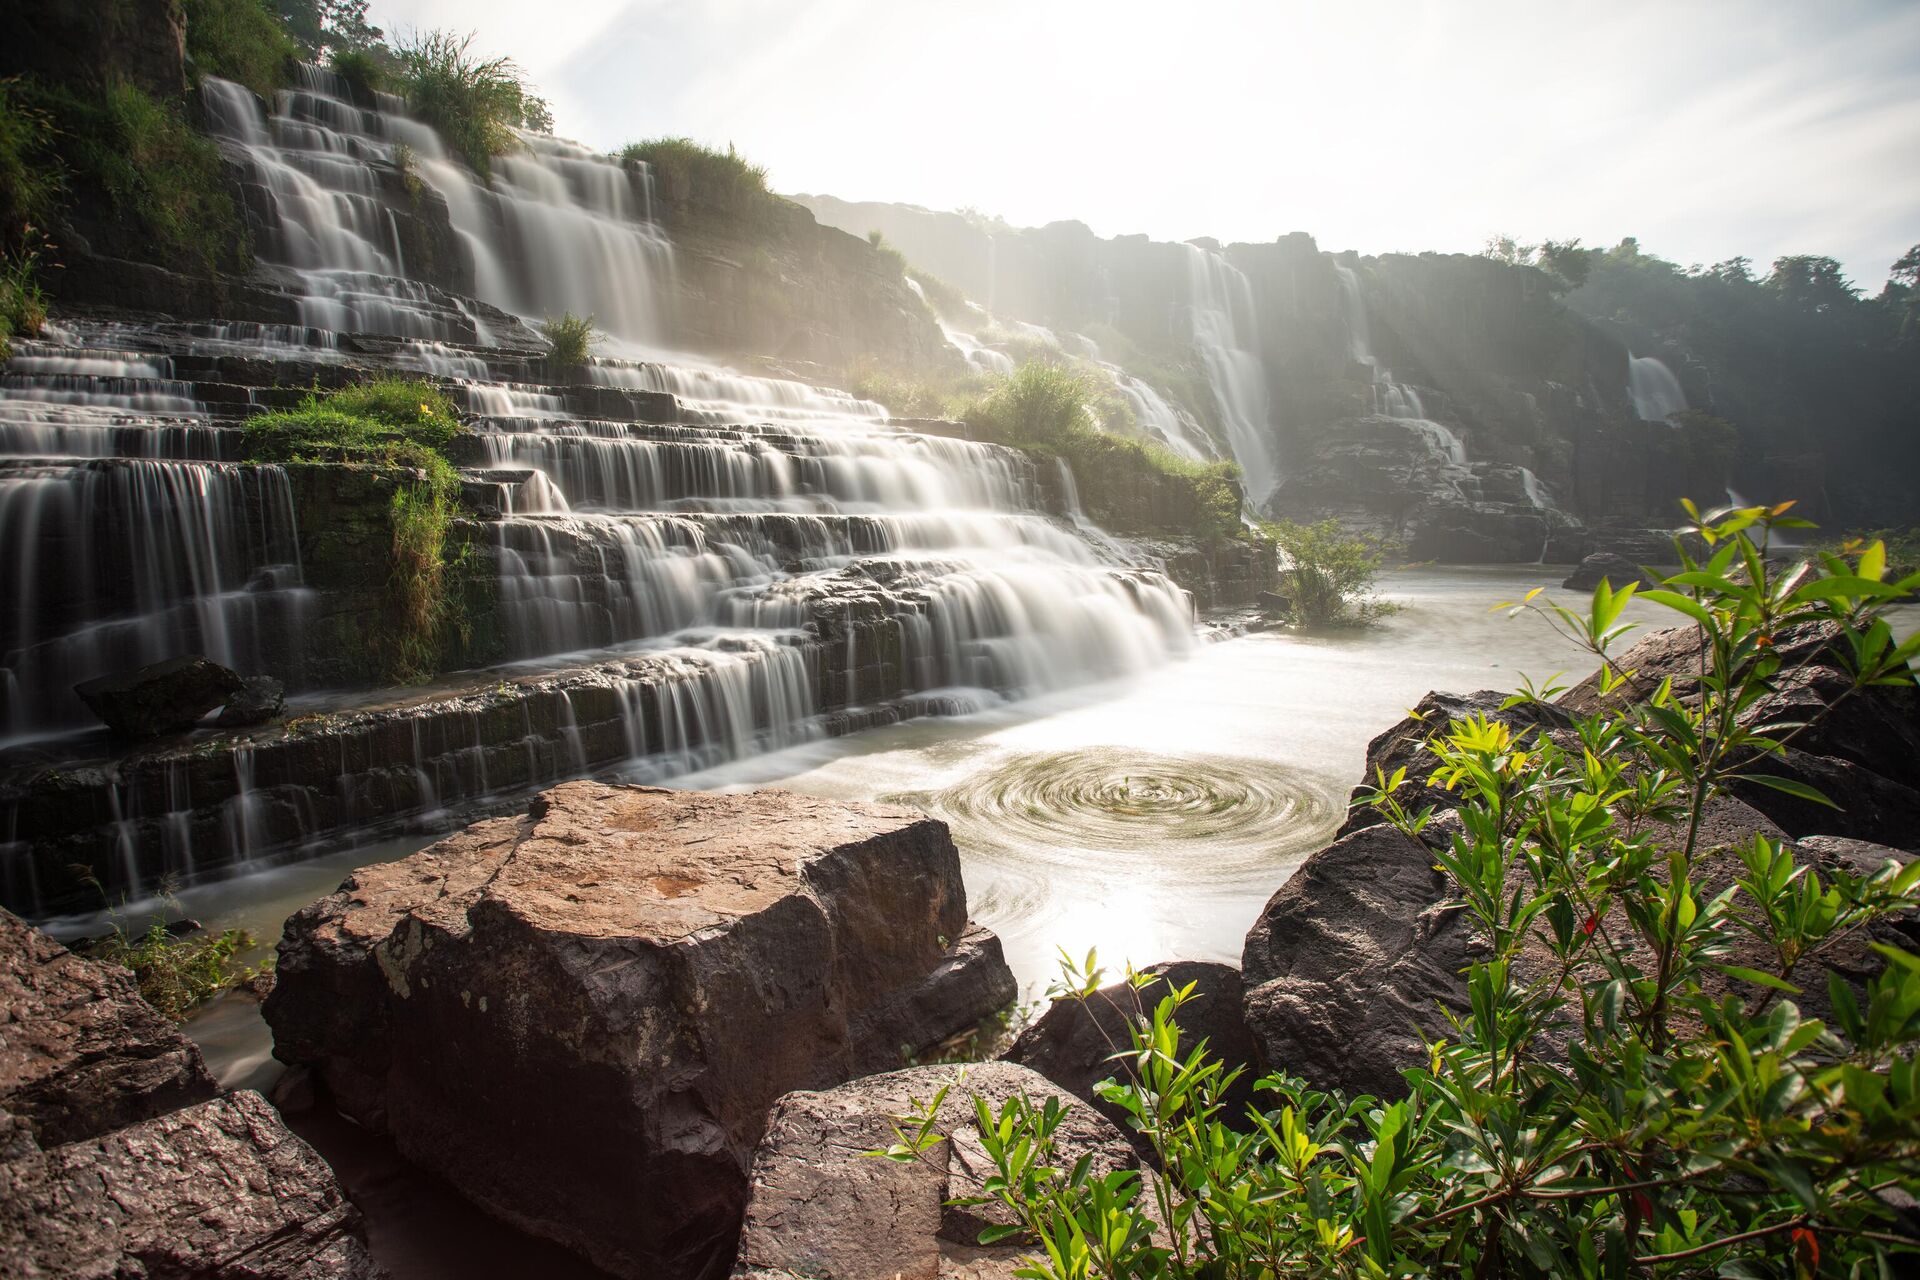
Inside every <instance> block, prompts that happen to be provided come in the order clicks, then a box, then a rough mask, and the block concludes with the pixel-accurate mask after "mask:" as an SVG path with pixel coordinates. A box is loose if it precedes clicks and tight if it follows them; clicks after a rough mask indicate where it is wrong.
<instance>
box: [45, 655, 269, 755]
mask: <svg viewBox="0 0 1920 1280" xmlns="http://www.w3.org/2000/svg"><path fill="white" fill-rule="evenodd" d="M243 688H245V682H244V681H242V680H241V678H240V676H239V674H238V673H237V672H235V671H232V670H230V669H229V668H227V667H223V666H221V665H220V664H219V663H217V662H213V661H211V660H209V659H207V658H168V659H167V660H166V661H165V662H155V663H151V664H149V665H147V666H144V667H141V668H140V669H139V670H137V671H123V672H119V673H117V674H115V675H110V676H101V677H100V678H98V679H96V680H88V681H86V682H85V683H82V684H77V685H75V686H74V687H73V691H74V692H75V693H77V694H79V695H80V701H82V702H84V703H86V704H87V710H89V711H91V712H93V714H95V715H96V716H99V717H100V721H101V723H102V724H104V725H106V726H107V728H109V729H111V730H113V731H114V732H115V733H117V734H119V735H120V736H121V737H123V738H157V737H159V736H160V735H162V734H166V733H183V732H185V731H186V730H188V729H191V728H193V726H194V725H196V724H198V723H200V721H201V720H203V719H204V718H205V717H206V714H207V713H208V712H209V711H212V710H213V709H214V708H215V707H218V706H221V705H223V704H224V703H225V702H226V701H227V700H228V699H229V698H231V697H233V696H234V695H235V694H237V693H239V692H241V690H242V689H243Z"/></svg>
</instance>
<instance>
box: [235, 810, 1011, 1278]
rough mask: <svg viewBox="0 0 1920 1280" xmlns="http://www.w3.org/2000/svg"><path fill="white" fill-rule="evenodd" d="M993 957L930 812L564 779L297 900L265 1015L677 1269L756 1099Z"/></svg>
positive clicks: (906, 1035)
mask: <svg viewBox="0 0 1920 1280" xmlns="http://www.w3.org/2000/svg"><path fill="white" fill-rule="evenodd" d="M955 939H958V940H959V943H958V945H957V946H956V944H955V942H954V941H953V940H955ZM994 969H1001V970H1003V969H1004V966H1003V965H1001V964H999V962H998V960H997V947H994V948H990V947H988V946H987V945H986V942H985V940H984V938H983V937H982V936H981V935H980V934H978V933H974V934H969V932H968V929H967V919H966V896H965V890H964V888H963V887H962V885H961V882H960V866H959V857H958V854H957V853H956V851H955V850H954V847H953V842H952V838H951V837H950V836H949V834H948V832H947V829H946V826H945V824H943V823H940V822H936V821H934V820H932V819H929V818H926V817H924V816H922V815H920V814H918V813H915V812H912V811H908V810H902V809H894V808H885V807H880V806H874V805H852V804H833V803H829V802H826V801H821V800H816V799H811V798H807V797H802V796H795V795H790V794H786V793H782V792H777V791H762V792H755V793H751V794H746V795H709V794H702V793H698V792H680V791H664V790H658V789H654V788H646V787H610V786H604V785H600V784H597V783H588V782H580V783H570V784H568V785H565V786H562V787H558V788H555V789H554V790H551V791H549V792H547V793H545V794H544V795H542V796H540V797H538V798H537V799H536V800H535V801H534V804H533V807H532V810H531V812H530V813H529V814H528V815H527V816H526V817H522V818H500V819H493V820H489V821H486V822H481V823H479V824H476V825H475V826H473V827H470V828H468V829H467V830H466V831H464V832H462V833H460V834H458V835H455V836H453V837H450V838H449V839H447V840H443V841H441V842H440V843H439V844H437V845H433V846H431V847H429V848H427V849H424V850H422V851H421V852H419V853H417V854H415V855H413V856H412V857H409V858H405V859H403V860H401V861H399V862H395V863H390V864H386V865H383V866H375V867H368V868H365V869H363V870H361V871H358V872H356V873H355V874H354V875H353V876H351V877H349V878H348V879H347V881H346V882H345V883H344V884H343V885H342V886H341V889H340V890H339V892H337V893H335V894H334V895H332V896H331V897H328V898H325V899H322V900H321V901H319V902H317V903H314V904H313V905H312V906H309V907H307V908H305V909H304V910H302V911H300V912H299V913H297V914H296V915H295V916H294V917H293V918H292V919H291V920H289V921H288V925H287V932H286V936H285V938H284V939H283V940H282V942H281V945H280V963H279V968H278V977H277V981H276V985H275V988H274V991H273V993H272V994H271V995H270V996H269V997H268V998H267V1001H266V1004H265V1006H264V1014H265V1016H266V1019H267V1022H268V1023H269V1025H270V1026H272V1028H273V1030H274V1037H275V1048H274V1052H275V1054H276V1055H277V1056H278V1057H280V1058H281V1059H282V1060H283V1061H285V1062H288V1063H291V1064H309V1065H311V1066H313V1067H314V1068H315V1070H316V1072H317V1074H318V1075H319V1077H320V1080H321V1082H322V1083H323V1084H324V1085H325V1086H326V1088H327V1090H328V1091H329V1093H330V1094H331V1095H332V1097H333V1099H334V1100H335V1102H336V1103H337V1104H338V1105H339V1106H340V1107H341V1109H342V1110H343V1111H345V1112H346V1113H347V1114H348V1115H349V1116H351V1117H353V1118H354V1119H356V1120H359V1121H360V1122H361V1123H363V1124H366V1125H369V1126H371V1127H374V1128H383V1129H386V1130H388V1131H390V1132H391V1133H392V1135H393V1137H394V1139H395V1141H396V1142H397V1144H398V1146H399V1148H400V1150H401V1151H402V1153H403V1154H405V1155H407V1156H408V1157H409V1158H411V1159H413V1160H415V1161H416V1162H418V1163H420V1164H422V1165H424V1166H426V1167H427V1168H429V1169H432V1170H434V1171H436V1172H438V1173H440V1174H441V1175H443V1176H444V1177H446V1178H447V1179H448V1180H449V1181H450V1182H452V1183H453V1184H454V1185H455V1186H456V1187H457V1188H458V1189H459V1190H460V1191H461V1192H462V1193H463V1194H465V1195H466V1196H467V1197H468V1198H469V1199H471V1200H473V1201H474V1202H476V1203H478V1204H479V1205H481V1206H482V1207H483V1208H486V1209H487V1210H489V1211H490V1212H492V1213H494V1214H495V1215H496V1216H498V1217H501V1218H503V1219H505V1220H507V1221H508V1222H511V1223H514V1224H516V1225H518V1226H521V1227H523V1228H525V1229H527V1230H529V1231H531V1232H533V1233H535V1234H537V1235H543V1236H546V1237H548V1238H550V1239H553V1240H556V1241H559V1242H560V1243H562V1244H565V1245H567V1246H568V1247H570V1248H572V1249H574V1250H576V1251H577V1252H580V1253H582V1254H585V1255H586V1256H588V1257H590V1258H592V1259H593V1260H594V1261H595V1262H596V1263H598V1264H599V1265H601V1266H603V1267H606V1268H608V1269H610V1270H613V1271H615V1272H617V1273H620V1274H624V1275H633V1276H649V1277H653V1276H660V1277H678V1276H687V1277H693V1276H704V1275H709V1274H711V1273H712V1271H713V1270H714V1269H715V1268H716V1267H721V1266H724V1265H725V1262H726V1258H727V1254H728V1251H729V1249H730V1248H731V1245H732V1240H733V1234H734V1231H735V1230H736V1228H737V1227H738V1225H739V1221H740V1214H741V1211H742V1208H743V1206H744V1205H745V1202H746V1195H747V1178H746V1174H747V1168H748V1164H749V1161H750V1159H751V1156H752V1152H753V1148H754V1144H755V1143H756V1142H757V1141H758V1140H759V1138H760V1135H761V1133H762V1132H763V1129H764V1126H765V1123H766V1115H767V1109H768V1108H769V1107H770V1106H771V1105H772V1103H773V1101H774V1099H775V1098H777V1097H778V1096H779V1095H781V1094H782V1093H786V1092H788V1091H790V1090H793V1089H797V1088H823V1087H828V1086H831V1085H833V1084H836V1083H839V1082H840V1081H843V1080H846V1079H848V1078H850V1077H852V1076H854V1075H858V1074H861V1073H864V1072H870V1071H875V1070H882V1069H885V1068H887V1067H889V1066H893V1065H897V1064H898V1063H899V1062H900V1060H901V1056H900V1055H901V1050H902V1048H903V1047H905V1048H907V1049H909V1050H913V1051H924V1050H925V1049H927V1048H929V1047H931V1046H934V1045H937V1044H938V1043H940V1042H941V1041H942V1040H944V1039H945V1038H946V1037H948V1036H949V1035H950V1034H952V1033H954V1032H956V1031H960V1030H963V1029H965V1028H966V1027H968V1026H971V1025H973V1024H974V1023H976V1022H977V1021H978V1020H979V1019H980V1018H982V1017H984V1016H985V1015H986V1014H988V1013H990V1012H992V1011H993V1002H998V1001H1001V1000H1002V999H1003V998H1004V996H1005V994H1006V992H1007V991H1008V990H1010V988H1011V977H1010V975H1005V976H1003V974H994V973H991V972H988V971H991V970H994ZM969 992H971V993H973V994H972V995H971V996H968V995H967V993H969ZM975 1000H977V1001H978V1003H977V1004H974V1003H972V1002H973V1001H975Z"/></svg>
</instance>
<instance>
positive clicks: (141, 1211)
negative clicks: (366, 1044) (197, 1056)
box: [0, 1091, 383, 1280]
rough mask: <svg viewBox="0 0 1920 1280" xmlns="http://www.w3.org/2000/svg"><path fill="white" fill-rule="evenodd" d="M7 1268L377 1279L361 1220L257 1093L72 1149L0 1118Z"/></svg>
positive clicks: (2, 1257) (271, 1279)
mask: <svg viewBox="0 0 1920 1280" xmlns="http://www.w3.org/2000/svg"><path fill="white" fill-rule="evenodd" d="M0 1274H6V1275H10V1276H23V1277H25V1276H71V1277H98V1278H100V1280H107V1278H108V1277H123V1276H125V1277H131V1276H156V1277H157V1276H169V1277H181V1278H183V1280H184V1278H188V1277H209V1278H212V1277H220V1278H221V1280H229V1278H231V1280H239V1278H240V1277H246V1278H247V1280H280V1278H285V1280H323V1278H324V1280H372V1278H373V1277H376V1276H378V1275H381V1274H383V1273H382V1272H381V1271H380V1270H379V1269H378V1268H377V1267H375V1265H374V1264H373V1262H372V1260H371V1259H370V1258H369V1256H368V1253H367V1248H366V1241H365V1239H364V1238H363V1236H362V1233H361V1229H360V1218H359V1214H358V1213H357V1212H356V1211H355V1209H354V1208H353V1206H352V1205H351V1204H349V1203H348V1202H347V1200H346V1199H345V1197H344V1196H342V1195H341V1193H340V1188H339V1186H338V1184H336V1183H335V1181H334V1179H333V1173H332V1171H331V1170H329V1169H328V1168H327V1166H326V1164H325V1163H324V1162H323V1161H322V1160H321V1159H320V1157H319V1156H317V1155H315V1154H314V1152H313V1149H312V1148H311V1147H309V1146H307V1144H306V1143H304V1142H302V1141H301V1140H300V1139H299V1138H297V1137H295V1136H294V1135H293V1134H292V1133H291V1132H289V1131H288V1129H287V1128H286V1126H285V1125H284V1124H282V1123H281V1122H280V1117H279V1116H278V1115H276V1114H275V1112H274V1110H273V1108H272V1107H270V1106H268V1105H267V1102H266V1100H265V1099H264V1098H262V1097H261V1096H260V1095H259V1094H257V1093H253V1092H248V1091H243V1092H240V1093H233V1094H228V1095H227V1096H225V1097H222V1098H218V1099H215V1100H213V1101H210V1102H203V1103H200V1104H198V1105H197V1106H193V1107H189V1108H186V1109H184V1110H180V1111H175V1112H172V1113H171V1114H169V1115H165V1116H161V1117H159V1118H158V1119H153V1120H147V1121H144V1122H142V1123H140V1124H136V1125H133V1126H130V1127H128V1128H125V1129H120V1130H117V1131H115V1132H113V1133H108V1134H104V1135H102V1136H99V1137H95V1138H89V1139H85V1140H82V1141H78V1142H72V1143H68V1144H66V1145H64V1146H53V1147H46V1148H44V1149H43V1147H42V1146H41V1145H40V1144H39V1143H37V1142H35V1141H34V1138H33V1135H32V1132H31V1129H30V1127H29V1126H27V1125H26V1124H25V1123H24V1122H23V1121H21V1120H20V1119H19V1118H18V1117H14V1116H10V1115H8V1114H7V1113H6V1112H4V1111H0Z"/></svg>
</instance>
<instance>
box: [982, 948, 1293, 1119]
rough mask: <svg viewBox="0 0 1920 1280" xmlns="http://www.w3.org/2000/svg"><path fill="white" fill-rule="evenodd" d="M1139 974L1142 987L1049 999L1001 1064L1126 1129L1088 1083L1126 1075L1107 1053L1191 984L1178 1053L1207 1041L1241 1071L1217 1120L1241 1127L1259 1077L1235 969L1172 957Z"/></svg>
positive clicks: (1124, 1046)
mask: <svg viewBox="0 0 1920 1280" xmlns="http://www.w3.org/2000/svg"><path fill="white" fill-rule="evenodd" d="M1144 972H1146V973H1148V974H1152V975H1154V978H1153V981H1151V982H1148V983H1146V984H1145V985H1144V986H1141V987H1133V986H1130V985H1129V984H1127V983H1126V982H1124V981H1123V982H1115V983H1111V984H1109V985H1107V986H1104V987H1102V988H1100V989H1099V990H1098V991H1096V992H1094V993H1093V994H1092V995H1091V996H1089V997H1087V998H1086V999H1085V1000H1075V999H1062V1000H1055V1001H1054V1002H1053V1003H1052V1004H1051V1005H1049V1006H1048V1007H1047V1010H1046V1012H1045V1013H1043V1014H1041V1015H1040V1016H1039V1017H1038V1018H1036V1019H1034V1021H1033V1023H1032V1024H1031V1025H1029V1026H1028V1027H1027V1028H1026V1029H1025V1030H1024V1031H1022V1032H1021V1033H1020V1036H1019V1038H1018V1039H1017V1040H1015V1041H1014V1042H1013V1047H1012V1048H1011V1049H1009V1050H1008V1051H1007V1054H1006V1060H1007V1061H1008V1062H1014V1063H1018V1064H1019V1065H1021V1066H1023V1067H1031V1068H1032V1069H1033V1070H1035V1071H1038V1072H1039V1073H1040V1074H1041V1075H1043V1076H1045V1077H1046V1078H1047V1079H1049V1080H1051V1081H1053V1082H1054V1083H1055V1084H1057V1085H1059V1086H1060V1087H1061V1088H1063V1089H1065V1090H1066V1091H1067V1092H1069V1093H1071V1094H1073V1096H1074V1097H1076V1098H1079V1099H1080V1100H1081V1101H1083V1102H1085V1103H1087V1104H1088V1105H1090V1106H1092V1107H1093V1108H1094V1110H1096V1111H1098V1112H1100V1114H1102V1115H1104V1116H1106V1117H1107V1118H1108V1119H1109V1120H1111V1121H1113V1122H1114V1124H1115V1125H1117V1126H1119V1128H1120V1129H1121V1131H1122V1132H1129V1131H1128V1128H1127V1123H1126V1113H1125V1112H1124V1111H1122V1110H1121V1109H1120V1108H1119V1107H1117V1106H1115V1105H1114V1104H1113V1103H1111V1102H1108V1101H1106V1100H1105V1099H1103V1098H1100V1097H1099V1096H1097V1095H1096V1094H1095V1093H1094V1091H1093V1086H1094V1085H1096V1084H1098V1083H1100V1082H1101V1081H1102V1080H1122V1081H1124V1080H1127V1079H1128V1078H1129V1076H1128V1072H1127V1066H1126V1064H1125V1063H1124V1062H1116V1061H1114V1060H1113V1055H1114V1054H1115V1053H1117V1052H1124V1051H1126V1050H1128V1049H1130V1048H1131V1047H1132V1043H1133V1042H1132V1038H1131V1028H1132V1027H1133V1026H1135V1025H1136V1024H1139V1023H1141V1022H1143V1021H1150V1020H1151V1019H1152V1017H1153V1011H1154V1008H1155V1006H1157V1005H1158V1004H1159V1003H1160V1001H1161V1000H1162V999H1164V998H1165V997H1166V996H1167V995H1168V994H1169V991H1170V989H1171V988H1176V987H1185V986H1187V985H1188V984H1192V985H1193V988H1194V990H1193V995H1192V997H1191V998H1190V999H1189V1000H1188V1001H1187V1003H1186V1004H1185V1005H1184V1006H1183V1007H1182V1008H1181V1010H1180V1031H1181V1036H1182V1038H1181V1050H1182V1052H1186V1051H1188V1050H1191V1049H1192V1048H1193V1046H1194V1045H1196V1044H1198V1043H1199V1042H1200V1041H1201V1040H1205V1041H1207V1049H1208V1053H1209V1054H1210V1055H1211V1056H1213V1057H1214V1058H1217V1059H1219V1060H1220V1061H1221V1062H1223V1063H1224V1064H1225V1065H1226V1067H1227V1068H1228V1069H1229V1070H1232V1069H1233V1068H1236V1067H1238V1068H1241V1069H1242V1070H1241V1075H1240V1078H1239V1080H1238V1081H1236V1082H1235V1084H1234V1086H1233V1088H1232V1089H1230V1090H1229V1091H1228V1092H1227V1094H1226V1096H1225V1099H1224V1102H1225V1110H1224V1111H1222V1112H1221V1115H1220V1118H1221V1119H1222V1120H1223V1121H1224V1122H1226V1123H1228V1124H1231V1125H1235V1126H1236V1127H1237V1126H1239V1125H1240V1124H1241V1122H1242V1120H1243V1118H1244V1117H1245V1115H1246V1110H1247V1107H1248V1105H1249V1104H1251V1103H1253V1102H1254V1101H1256V1098H1255V1094H1254V1089H1253V1085H1254V1081H1255V1080H1256V1079H1257V1078H1258V1076H1259V1071H1258V1069H1257V1066H1256V1064H1257V1062H1258V1058H1259V1051H1258V1049H1257V1048H1256V1046H1255V1045H1254V1042H1253V1036H1252V1035H1251V1034H1250V1033H1249V1032H1248V1030H1247V1024H1246V1021H1245V1019H1244V1018H1243V1016H1242V1014H1241V983H1240V971H1239V970H1238V969H1236V968H1234V967H1233V966H1232V965H1230V964H1212V963H1209V962H1206V961H1200V960H1176V961H1173V962H1172V963H1170V964H1156V965H1152V966H1149V967H1148V968H1147V969H1146V970H1145V971H1144Z"/></svg>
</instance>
